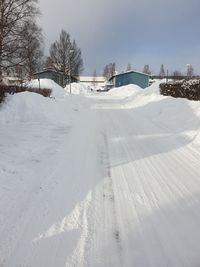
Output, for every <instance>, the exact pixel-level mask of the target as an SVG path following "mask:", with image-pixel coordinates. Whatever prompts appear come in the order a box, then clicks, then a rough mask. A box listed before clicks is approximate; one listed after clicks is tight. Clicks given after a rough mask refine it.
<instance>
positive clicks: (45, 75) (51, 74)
mask: <svg viewBox="0 0 200 267" xmlns="http://www.w3.org/2000/svg"><path fill="white" fill-rule="evenodd" d="M34 78H35V79H38V78H40V79H51V80H53V81H54V82H56V83H57V84H59V85H60V86H62V80H63V77H62V73H57V72H55V71H44V72H39V73H36V74H34ZM71 82H77V79H75V78H74V77H71ZM68 83H69V76H67V77H66V78H65V80H64V86H65V85H66V84H68Z"/></svg>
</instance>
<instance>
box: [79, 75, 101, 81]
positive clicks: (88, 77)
mask: <svg viewBox="0 0 200 267" xmlns="http://www.w3.org/2000/svg"><path fill="white" fill-rule="evenodd" d="M79 81H80V82H93V81H94V76H80V77H79ZM95 81H96V82H105V77H103V76H96V77H95Z"/></svg>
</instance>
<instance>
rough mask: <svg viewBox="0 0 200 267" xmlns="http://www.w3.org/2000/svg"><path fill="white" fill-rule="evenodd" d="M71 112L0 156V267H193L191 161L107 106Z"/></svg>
mask: <svg viewBox="0 0 200 267" xmlns="http://www.w3.org/2000/svg"><path fill="white" fill-rule="evenodd" d="M72 112H74V113H75V114H76V115H75V116H74V121H73V123H72V125H68V126H66V127H64V128H58V127H57V128H56V127H53V126H52V128H51V127H49V128H48V127H47V128H46V127H45V126H44V127H43V131H41V130H42V128H41V126H40V125H29V128H28V129H27V128H24V129H23V128H21V129H22V130H21V134H20V133H19V134H17V135H16V134H14V133H13V136H12V137H13V139H12V141H11V143H12V145H13V146H14V145H17V144H18V143H19V141H20V140H21V143H20V144H21V147H20V145H18V146H17V148H14V147H10V148H7V150H6V149H5V151H4V152H5V154H6V157H7V163H8V164H6V162H5V160H4V162H3V163H2V162H1V163H0V164H2V166H3V167H4V175H3V176H2V173H3V172H1V176H2V177H1V194H0V199H1V202H0V266H1V267H14V266H18V267H19V266H20V267H22V266H23V267H25V266H26V267H27V266H29V267H30V266H31V267H35V266H37V267H45V266H48V267H64V266H68V267H70V266H71V267H112V266H115V267H133V266H134V267H183V266H184V267H197V266H199V263H200V254H199V251H200V231H199V225H200V175H199V173H200V154H199V153H198V152H197V151H195V150H194V149H192V148H191V147H190V145H189V144H188V143H187V139H186V138H185V137H184V135H183V134H182V133H177V132H176V134H173V133H172V132H171V131H170V130H169V129H167V128H166V127H164V126H163V125H161V124H159V123H156V121H154V122H152V121H151V120H149V119H148V117H144V115H142V114H141V113H139V112H137V111H136V112H134V110H125V109H122V108H121V106H120V105H119V104H118V105H116V103H114V102H113V101H112V100H110V101H104V100H98V99H95V98H94V99H89V100H88V104H87V106H83V107H80V106H79V104H78V103H77V108H76V109H74V110H73V111H72ZM10 130H11V129H10ZM3 131H5V132H6V131H8V129H2V131H1V133H0V135H1V136H3ZM23 131H25V133H24V136H23ZM5 132H4V133H5ZM10 132H11V131H10ZM34 136H37V142H36V139H34V138H33V137H34ZM4 138H5V135H4ZM23 138H24V139H23ZM0 140H2V138H1V139H0ZM34 140H35V141H34ZM0 142H1V141H0ZM38 142H39V146H38V145H37V146H36V144H38ZM24 143H26V144H25V145H24ZM0 144H1V143H0ZM1 146H3V143H2V144H1ZM25 147H26V149H25V150H24V153H20V151H21V150H20V149H24V148H25ZM13 151H15V152H13ZM17 152H18V153H17ZM16 155H18V158H17V159H16V158H15V157H16ZM4 159H5V157H4ZM12 163H15V164H14V167H12ZM0 166H1V165H0ZM5 206H6V208H5Z"/></svg>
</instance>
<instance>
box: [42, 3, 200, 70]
mask: <svg viewBox="0 0 200 267" xmlns="http://www.w3.org/2000/svg"><path fill="white" fill-rule="evenodd" d="M40 7H41V11H42V13H43V17H42V26H43V28H44V31H45V35H46V45H47V47H48V46H49V44H50V43H51V42H53V41H54V40H56V39H57V38H58V36H59V33H60V31H61V29H65V30H66V31H68V32H69V33H70V34H71V36H72V38H74V39H75V40H76V41H77V43H78V45H79V46H80V47H81V49H82V52H83V56H84V63H85V72H87V73H92V72H93V69H94V68H96V69H97V70H99V72H100V71H102V69H103V67H104V65H105V64H106V63H109V62H110V61H116V62H117V66H118V67H119V68H121V69H122V68H125V67H126V65H125V64H127V63H128V62H129V61H131V60H133V61H134V62H130V63H132V65H134V63H135V67H136V68H137V66H138V68H139V66H140V67H141V64H143V63H149V64H152V66H153V68H155V69H156V68H159V67H160V65H159V66H157V64H158V62H160V64H161V63H162V60H163V58H166V55H168V56H169V58H170V60H171V62H173V64H174V66H175V65H177V66H178V65H179V62H182V58H181V56H182V55H185V52H183V53H179V52H180V50H181V51H186V50H187V49H188V50H193V49H194V47H195V52H197V49H196V47H197V44H198V43H199V42H200V37H199V34H197V32H196V28H197V25H199V22H200V18H199V14H198V12H199V11H198V10H199V8H200V2H199V1H198V0H190V1H182V0H168V1H162V0H152V1H149V0H140V1H139V0H135V1H134V0H124V1H115V0H109V1H108V0H101V1H97V0H96V1H94V0H76V1H71V0H68V1H66V0H59V1H58V0H57V1H51V2H50V1H47V0H40ZM198 52H200V51H198ZM178 54H180V57H178ZM187 54H188V57H189V58H187V60H189V59H190V58H191V61H194V56H193V55H191V53H187ZM175 55H177V56H175ZM189 55H190V56H189ZM174 58H176V61H175V60H174ZM148 60H151V62H147V61H148ZM192 63H193V62H191V64H192ZM194 63H195V64H197V63H196V62H194ZM124 65H125V66H124ZM175 68H176V67H175Z"/></svg>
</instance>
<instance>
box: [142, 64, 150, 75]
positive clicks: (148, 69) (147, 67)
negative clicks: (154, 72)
mask: <svg viewBox="0 0 200 267" xmlns="http://www.w3.org/2000/svg"><path fill="white" fill-rule="evenodd" d="M143 73H146V74H149V75H150V74H151V71H150V68H149V65H148V64H146V65H144V68H143Z"/></svg>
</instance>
